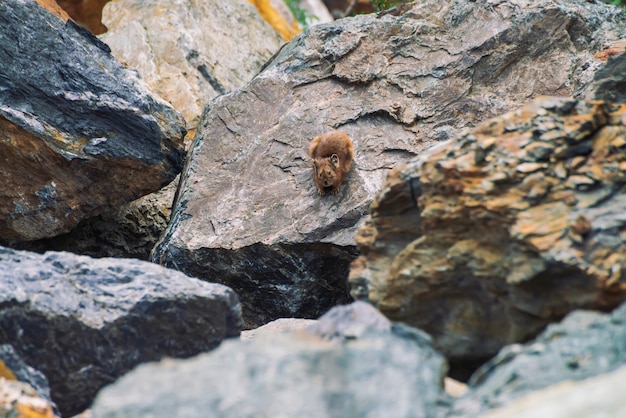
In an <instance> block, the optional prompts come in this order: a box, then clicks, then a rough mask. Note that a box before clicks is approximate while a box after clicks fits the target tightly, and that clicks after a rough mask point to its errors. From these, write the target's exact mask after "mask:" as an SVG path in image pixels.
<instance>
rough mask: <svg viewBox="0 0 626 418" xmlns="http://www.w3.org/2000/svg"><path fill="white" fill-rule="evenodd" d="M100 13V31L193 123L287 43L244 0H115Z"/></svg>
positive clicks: (123, 58) (123, 59)
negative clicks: (102, 27) (102, 26)
mask: <svg viewBox="0 0 626 418" xmlns="http://www.w3.org/2000/svg"><path fill="white" fill-rule="evenodd" d="M281 1H282V0H281ZM285 7H286V6H285ZM102 20H103V22H104V24H105V25H106V26H107V27H108V32H107V33H105V34H104V35H102V36H101V37H100V39H102V40H103V41H104V42H106V44H107V45H109V46H110V47H111V50H112V53H113V55H115V57H116V58H118V59H119V60H120V61H121V62H123V63H125V64H126V65H128V66H129V67H132V68H134V69H136V70H137V72H138V73H139V74H140V75H141V77H142V79H143V80H144V81H145V82H146V83H147V84H148V85H149V86H150V87H151V88H152V90H153V91H154V92H155V93H157V94H158V95H159V96H161V97H162V98H164V99H165V100H167V101H169V102H170V103H171V104H172V106H174V107H175V108H176V109H177V110H178V111H179V112H181V113H182V114H183V116H184V117H185V120H186V121H187V125H188V127H189V129H191V130H194V129H196V126H197V125H198V120H199V119H200V114H201V113H202V109H203V108H204V106H205V105H206V104H207V102H208V101H209V100H210V99H212V98H213V97H215V96H218V95H220V94H224V93H226V92H228V91H231V90H233V89H235V88H237V87H241V86H243V85H244V84H245V83H247V82H248V81H250V79H252V77H254V76H255V75H256V74H257V73H258V72H259V70H260V69H261V66H262V65H263V64H264V63H265V62H266V61H267V60H268V59H269V58H270V57H271V56H272V54H274V53H275V52H276V51H277V50H278V49H279V48H280V46H281V44H282V40H281V38H280V36H279V35H278V33H276V31H274V29H272V27H271V26H270V25H269V24H268V23H267V22H265V21H264V20H263V18H262V17H261V16H260V15H259V14H258V12H257V11H256V10H255V8H254V7H253V6H252V5H250V4H248V3H247V2H245V1H219V0H207V1H192V2H190V1H187V0H153V1H148V2H146V1H143V0H114V1H112V2H110V3H108V4H107V5H106V6H105V8H104V12H103V18H102Z"/></svg>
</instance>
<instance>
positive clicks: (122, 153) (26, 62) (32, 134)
mask: <svg viewBox="0 0 626 418" xmlns="http://www.w3.org/2000/svg"><path fill="white" fill-rule="evenodd" d="M0 62H2V63H3V64H2V66H0V138H2V140H1V141H0V155H1V156H2V159H0V169H1V170H2V173H3V177H2V179H3V181H2V182H1V184H0V220H1V221H0V239H1V240H34V239H40V238H45V237H51V236H55V235H58V234H60V233H64V232H67V231H69V230H70V229H72V228H73V227H74V226H75V225H76V224H77V223H78V222H79V221H80V220H82V219H85V218H87V217H89V216H92V215H95V214H98V213H100V212H103V211H104V210H106V209H109V208H111V207H115V206H118V205H120V204H122V203H126V202H129V201H131V200H134V199H136V198H138V197H140V196H142V195H145V194H147V193H150V192H153V191H156V190H158V189H160V188H161V187H162V186H164V185H165V184H167V183H169V182H170V181H172V180H173V179H174V177H175V176H176V174H177V173H178V172H179V171H180V169H181V166H182V158H183V146H182V138H183V136H184V134H185V132H186V131H185V122H184V120H183V118H182V116H181V115H180V114H179V113H178V112H176V111H175V110H174V109H173V108H172V107H171V106H169V105H168V104H167V103H166V102H164V101H163V100H162V99H159V98H158V97H156V96H155V95H154V94H153V93H151V92H150V90H149V89H148V88H147V86H146V85H145V84H144V83H143V82H141V81H140V80H139V79H138V77H137V76H136V74H135V73H134V72H132V71H130V70H128V69H126V68H125V67H124V66H123V65H122V64H120V63H119V62H118V61H116V60H115V58H113V56H112V55H111V54H110V51H109V48H108V47H107V46H106V45H105V44H104V43H102V42H101V41H100V40H98V39H97V38H96V37H95V36H93V35H92V34H91V33H90V32H89V31H87V30H86V29H84V28H82V27H81V26H79V25H77V24H76V23H74V22H73V21H72V20H66V19H65V18H63V17H60V16H57V15H55V14H53V13H51V12H50V11H48V10H46V9H44V8H43V6H41V5H40V4H39V3H38V2H35V1H20V0H7V1H3V2H0ZM5 242H6V241H5Z"/></svg>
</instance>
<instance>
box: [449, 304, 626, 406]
mask: <svg viewBox="0 0 626 418" xmlns="http://www.w3.org/2000/svg"><path fill="white" fill-rule="evenodd" d="M624 364H626V304H624V305H622V306H621V307H619V308H618V309H616V310H615V311H613V313H611V314H605V313H600V312H594V311H575V312H572V313H571V314H569V315H568V316H567V317H566V318H565V319H564V320H563V321H562V322H561V323H558V324H553V325H550V326H548V328H547V329H546V330H545V331H544V332H543V333H542V334H541V335H539V337H537V338H536V339H535V340H534V341H532V342H530V343H528V344H525V345H520V344H513V345H510V346H507V347H505V348H503V349H502V350H501V351H500V353H499V354H498V355H497V356H496V357H494V358H493V359H492V360H490V361H489V362H488V363H487V364H485V365H484V366H482V367H481V368H479V369H478V370H477V371H476V372H475V373H474V375H473V376H472V378H471V379H470V382H469V388H470V390H469V392H468V393H467V394H466V395H465V396H464V397H463V398H460V399H459V400H458V401H457V402H456V403H455V404H454V407H453V409H452V411H451V412H450V414H449V415H448V416H454V417H468V416H478V415H479V414H480V413H482V412H484V411H486V410H488V409H491V408H497V407H500V406H504V405H506V404H508V403H509V402H511V401H512V400H514V399H517V398H521V397H522V396H525V395H528V394H529V393H531V392H534V391H537V390H539V389H543V388H546V387H548V386H551V385H554V384H557V383H559V382H563V381H566V380H583V379H586V378H589V377H592V376H598V375H601V374H604V373H608V372H611V371H614V370H616V369H617V368H619V367H620V366H622V365H624Z"/></svg>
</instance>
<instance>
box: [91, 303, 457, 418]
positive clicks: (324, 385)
mask: <svg viewBox="0 0 626 418" xmlns="http://www.w3.org/2000/svg"><path fill="white" fill-rule="evenodd" d="M344 309H346V310H347V311H350V310H351V307H346V308H344ZM340 316H341V315H340ZM325 320H326V319H325V318H321V319H320V323H321V322H324V321H325ZM382 320H383V321H384V318H382ZM331 322H335V321H334V320H331ZM344 328H350V327H349V326H347V327H345V326H344ZM443 373H445V361H444V360H443V358H442V357H441V355H440V354H438V353H437V352H435V351H434V350H433V349H432V347H431V346H430V339H429V337H428V336H427V335H426V334H425V333H423V332H421V331H418V330H415V329H412V328H409V327H405V326H400V325H397V326H393V327H392V328H391V329H390V330H387V331H382V330H377V329H369V330H368V331H365V332H363V333H362V334H360V335H358V336H357V337H355V338H349V339H343V340H335V342H334V343H333V342H330V341H327V340H322V339H320V338H318V337H316V336H314V335H311V334H309V333H307V332H299V333H293V334H275V333H274V334H266V335H260V336H258V338H255V339H254V340H253V341H226V342H224V343H223V344H222V346H220V347H219V348H218V349H216V350H215V351H213V352H211V353H208V354H202V355H199V356H197V357H195V358H193V359H189V360H185V361H162V362H161V363H158V364H149V365H142V366H139V367H137V368H136V369H135V370H133V371H132V372H130V373H129V374H127V375H126V376H124V377H122V378H121V379H120V380H119V381H117V382H116V383H115V384H113V385H111V386H108V387H107V388H105V389H103V390H102V391H101V392H100V393H99V394H98V396H97V398H96V401H95V402H94V405H93V407H92V412H93V417H94V418H105V417H106V418H111V417H135V416H148V415H149V416H153V417H155V418H157V417H172V416H177V417H199V416H202V417H207V418H208V417H220V418H224V417H237V418H246V417H258V416H264V417H270V416H271V417H319V418H323V417H337V418H347V417H364V416H376V417H389V418H396V417H435V416H436V404H437V401H438V399H439V397H440V395H441V392H442V391H441V384H442V379H443Z"/></svg>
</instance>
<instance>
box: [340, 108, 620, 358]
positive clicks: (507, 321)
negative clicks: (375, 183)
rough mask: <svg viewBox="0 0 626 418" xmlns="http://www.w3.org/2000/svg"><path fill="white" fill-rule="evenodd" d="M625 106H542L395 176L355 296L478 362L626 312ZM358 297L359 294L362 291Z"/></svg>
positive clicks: (364, 241) (488, 126)
mask: <svg viewBox="0 0 626 418" xmlns="http://www.w3.org/2000/svg"><path fill="white" fill-rule="evenodd" d="M625 173H626V105H611V104H608V103H606V102H602V101H595V102H582V101H576V100H573V99H564V98H549V97H545V98H541V99H538V100H536V101H535V102H533V103H531V104H529V105H527V106H524V107H522V108H520V109H519V110H517V111H514V112H511V113H508V114H506V115H504V116H501V117H498V118H495V119H492V120H490V121H487V122H485V123H483V124H482V125H480V126H479V127H478V128H476V129H474V130H473V131H471V132H469V133H466V134H464V135H462V136H461V137H459V138H457V139H456V140H452V141H448V142H446V143H443V144H441V145H439V146H437V147H435V148H433V149H431V150H430V151H429V152H427V153H425V154H424V155H422V156H420V157H419V158H417V159H415V160H413V161H412V162H410V163H408V164H406V165H404V166H401V167H399V168H397V169H395V170H394V171H393V172H392V174H390V176H389V178H388V180H387V183H386V184H385V186H384V187H383V190H382V191H381V193H380V194H379V195H378V197H377V198H376V200H375V201H374V203H373V204H372V209H371V213H372V215H371V218H370V219H369V220H368V222H367V224H366V226H365V227H363V228H362V229H361V230H360V231H359V233H358V236H357V242H358V244H359V247H360V249H361V252H362V254H363V255H362V256H361V258H360V259H358V260H357V261H356V262H354V263H353V268H352V271H351V283H352V286H353V289H354V291H353V295H354V296H355V297H357V298H363V297H364V295H367V297H368V298H369V299H370V300H371V301H372V302H373V303H374V304H375V305H376V306H377V307H378V308H379V309H380V310H381V311H382V312H383V313H385V314H386V315H387V316H388V317H390V318H391V319H393V320H397V321H402V322H406V323H409V324H411V325H413V326H417V327H419V328H422V329H424V330H426V331H427V332H429V333H431V334H432V335H433V336H434V338H435V341H436V344H437V345H438V346H439V348H440V349H441V350H443V352H445V353H446V354H447V355H448V356H450V357H451V358H452V359H466V360H467V359H480V358H485V357H487V356H490V355H493V354H495V353H496V352H497V350H498V349H499V348H500V347H502V346H503V345H505V344H508V343H512V342H515V341H522V340H526V339H528V338H530V337H531V336H533V335H535V334H536V333H537V332H539V331H540V330H541V329H542V328H543V327H544V326H545V325H546V324H547V323H549V322H551V321H555V320H558V319H560V318H562V317H563V316H564V315H565V314H566V313H568V312H569V311H571V310H574V309H577V308H594V309H602V310H609V309H611V308H614V307H615V306H617V305H618V304H619V303H620V302H621V301H623V300H624V299H626V217H625V215H624V206H625V205H626V194H625V193H624V192H623V190H624V184H625V183H626V174H625ZM364 289H366V290H365V291H364Z"/></svg>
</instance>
